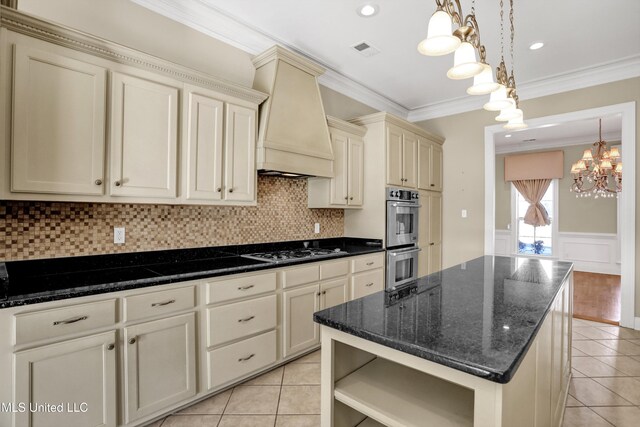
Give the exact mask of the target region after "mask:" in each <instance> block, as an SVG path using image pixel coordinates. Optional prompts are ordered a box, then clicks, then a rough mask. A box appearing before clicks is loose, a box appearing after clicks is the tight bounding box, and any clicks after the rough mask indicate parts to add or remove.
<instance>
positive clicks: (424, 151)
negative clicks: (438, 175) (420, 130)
mask: <svg viewBox="0 0 640 427" xmlns="http://www.w3.org/2000/svg"><path fill="white" fill-rule="evenodd" d="M430 183H431V144H430V143H429V142H428V141H427V140H425V139H423V138H420V137H418V189H420V190H431V188H430V187H431V186H430V185H429V184H430Z"/></svg>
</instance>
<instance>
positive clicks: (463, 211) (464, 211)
mask: <svg viewBox="0 0 640 427" xmlns="http://www.w3.org/2000/svg"><path fill="white" fill-rule="evenodd" d="M466 217H467V210H466V209H462V218H466Z"/></svg>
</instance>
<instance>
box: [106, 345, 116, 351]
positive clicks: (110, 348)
mask: <svg viewBox="0 0 640 427" xmlns="http://www.w3.org/2000/svg"><path fill="white" fill-rule="evenodd" d="M114 348H116V345H115V344H109V345H108V346H107V350H113V349H114Z"/></svg>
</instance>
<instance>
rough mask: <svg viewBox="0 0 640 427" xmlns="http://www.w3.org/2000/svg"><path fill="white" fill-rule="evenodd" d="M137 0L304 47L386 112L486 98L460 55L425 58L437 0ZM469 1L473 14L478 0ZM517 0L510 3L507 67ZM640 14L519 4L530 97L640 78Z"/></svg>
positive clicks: (487, 29)
mask: <svg viewBox="0 0 640 427" xmlns="http://www.w3.org/2000/svg"><path fill="white" fill-rule="evenodd" d="M133 1H135V2H136V3H139V4H142V5H143V6H146V7H149V8H151V9H153V10H155V11H157V12H160V13H163V14H165V15H166V16H169V17H172V18H173V19H176V20H178V21H181V22H183V23H186V24H188V25H191V26H193V27H194V28H197V29H199V30H201V31H203V32H206V33H208V34H210V35H214V36H217V37H218V38H221V39H223V40H224V41H227V42H230V43H232V44H234V45H236V46H238V47H241V48H243V49H245V50H247V51H250V52H251V53H258V51H259V49H261V48H262V47H263V46H264V47H265V48H266V46H267V45H269V44H273V42H278V43H280V44H283V45H285V46H287V47H289V48H292V49H294V50H297V51H299V52H301V53H304V54H306V55H307V56H309V57H310V58H312V59H315V60H316V61H318V62H319V63H320V64H322V65H324V66H326V67H328V68H329V69H330V70H329V72H330V73H331V75H330V76H327V78H326V80H327V81H326V82H325V81H323V82H322V83H323V84H325V85H327V86H329V87H332V86H333V88H334V89H337V90H340V89H344V90H340V91H342V92H343V93H344V92H348V93H347V94H348V95H350V96H354V97H355V98H356V99H359V100H361V101H363V102H365V103H368V104H369V105H372V104H377V105H372V106H374V107H376V108H381V105H380V104H381V103H382V104H384V103H385V102H387V103H388V105H387V107H388V108H382V109H386V110H387V111H391V112H395V113H396V114H399V115H404V116H405V117H408V118H409V119H410V120H414V121H415V120H421V119H425V118H429V117H436V116H438V115H445V114H451V113H452V112H459V111H463V110H473V109H476V108H478V107H479V106H480V105H482V103H484V102H485V99H484V98H485V97H470V96H467V95H466V93H465V90H466V88H467V87H468V86H469V85H470V82H471V80H463V81H453V80H449V79H448V78H446V76H445V74H446V71H447V69H448V68H449V67H450V66H451V65H452V62H453V55H447V56H444V57H425V56H422V55H420V54H419V53H418V52H417V50H416V45H417V43H418V42H419V41H420V40H421V39H423V38H424V37H425V35H426V31H427V23H428V20H429V17H430V16H431V14H432V13H433V12H434V11H435V7H436V6H435V1H433V0H402V1H398V0H373V1H372V3H374V4H377V5H378V6H379V9H380V10H379V12H378V13H377V14H376V15H375V16H374V17H371V18H362V17H360V16H359V15H358V14H357V13H356V9H357V7H358V6H361V5H362V4H364V3H365V2H366V0H324V1H309V0H268V1H264V0H234V1H229V0H153V1H152V0H133ZM461 3H462V8H463V11H464V13H469V11H470V7H471V1H469V0H462V1H461ZM508 3H509V2H508V0H505V8H506V9H505V10H506V13H505V49H506V51H505V58H506V59H507V64H509V51H508V49H509V40H508V36H509V22H508ZM476 16H477V19H478V23H479V27H480V34H481V40H482V43H483V44H484V45H485V46H486V49H487V59H488V61H489V63H490V64H491V65H493V66H494V67H495V65H496V64H497V63H498V62H499V59H500V25H499V22H500V19H499V1H498V0H492V1H487V0H479V1H478V2H477V4H476ZM638 17H640V1H638V0H617V1H615V2H611V1H603V0H563V1H557V0H536V1H522V0H517V1H515V28H516V33H515V34H516V40H515V63H516V69H515V76H516V81H517V83H518V92H519V94H520V98H521V99H526V98H531V97H534V96H541V95H545V94H548V93H557V92H560V91H563V90H568V89H575V88H577V87H584V86H588V85H591V84H598V83H604V82H607V81H614V80H618V79H622V78H629V77H634V76H637V75H640V42H639V41H640V25H638V24H637V19H638ZM221 18H225V20H224V21H222V20H221ZM241 29H242V30H241ZM245 30H246V31H245ZM241 33H244V34H241ZM249 33H250V34H249ZM363 40H366V41H367V42H369V43H370V44H372V45H373V46H375V47H376V48H377V49H379V50H380V51H381V53H380V54H378V55H375V56H372V57H369V58H367V57H364V56H362V55H360V54H359V53H357V52H356V51H355V50H353V49H352V48H351V46H352V45H354V44H356V43H358V42H361V41H363ZM538 40H541V41H544V42H545V46H544V48H542V49H540V50H537V51H531V50H529V49H528V46H529V44H530V43H531V42H533V41H538ZM508 66H509V65H508ZM509 68H510V66H509ZM580 85H582V86H580ZM349 86H351V87H349ZM366 92H368V93H366ZM367 101H370V102H367ZM454 105H455V106H454ZM403 112H404V113H405V114H402V113H403Z"/></svg>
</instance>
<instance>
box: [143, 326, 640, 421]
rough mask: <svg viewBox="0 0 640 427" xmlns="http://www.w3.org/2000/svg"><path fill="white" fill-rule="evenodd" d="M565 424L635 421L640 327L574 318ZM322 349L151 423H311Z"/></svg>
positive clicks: (638, 417)
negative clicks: (638, 329)
mask: <svg viewBox="0 0 640 427" xmlns="http://www.w3.org/2000/svg"><path fill="white" fill-rule="evenodd" d="M572 347H573V359H572V363H573V366H572V367H573V379H572V380H571V385H570V387H569V397H568V399H567V407H566V409H565V419H564V424H563V427H600V426H602V427H611V426H615V427H631V426H633V427H638V426H640V331H634V330H631V329H625V328H618V327H614V326H611V325H607V324H604V323H596V322H589V321H586V320H579V319H574V322H573V342H572ZM319 425H320V353H319V352H314V353H311V354H309V355H307V356H304V357H302V358H300V359H298V360H295V361H293V362H291V363H289V364H287V365H285V366H283V367H280V368H277V369H274V370H272V371H270V372H267V373H266V374H263V375H262V376H260V377H257V378H255V379H253V380H250V381H247V382H245V383H243V384H241V385H238V386H236V387H234V388H233V389H232V390H227V391H225V392H223V393H220V394H218V395H215V396H213V397H211V398H209V399H207V400H204V401H202V402H200V403H196V404H194V405H192V406H190V407H188V408H186V409H184V410H182V411H180V412H179V413H176V414H173V415H171V416H169V417H167V418H166V419H164V420H161V421H157V422H155V423H153V424H151V425H150V427H160V426H162V427H262V426H265V427H267V426H268V427H316V426H319Z"/></svg>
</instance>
